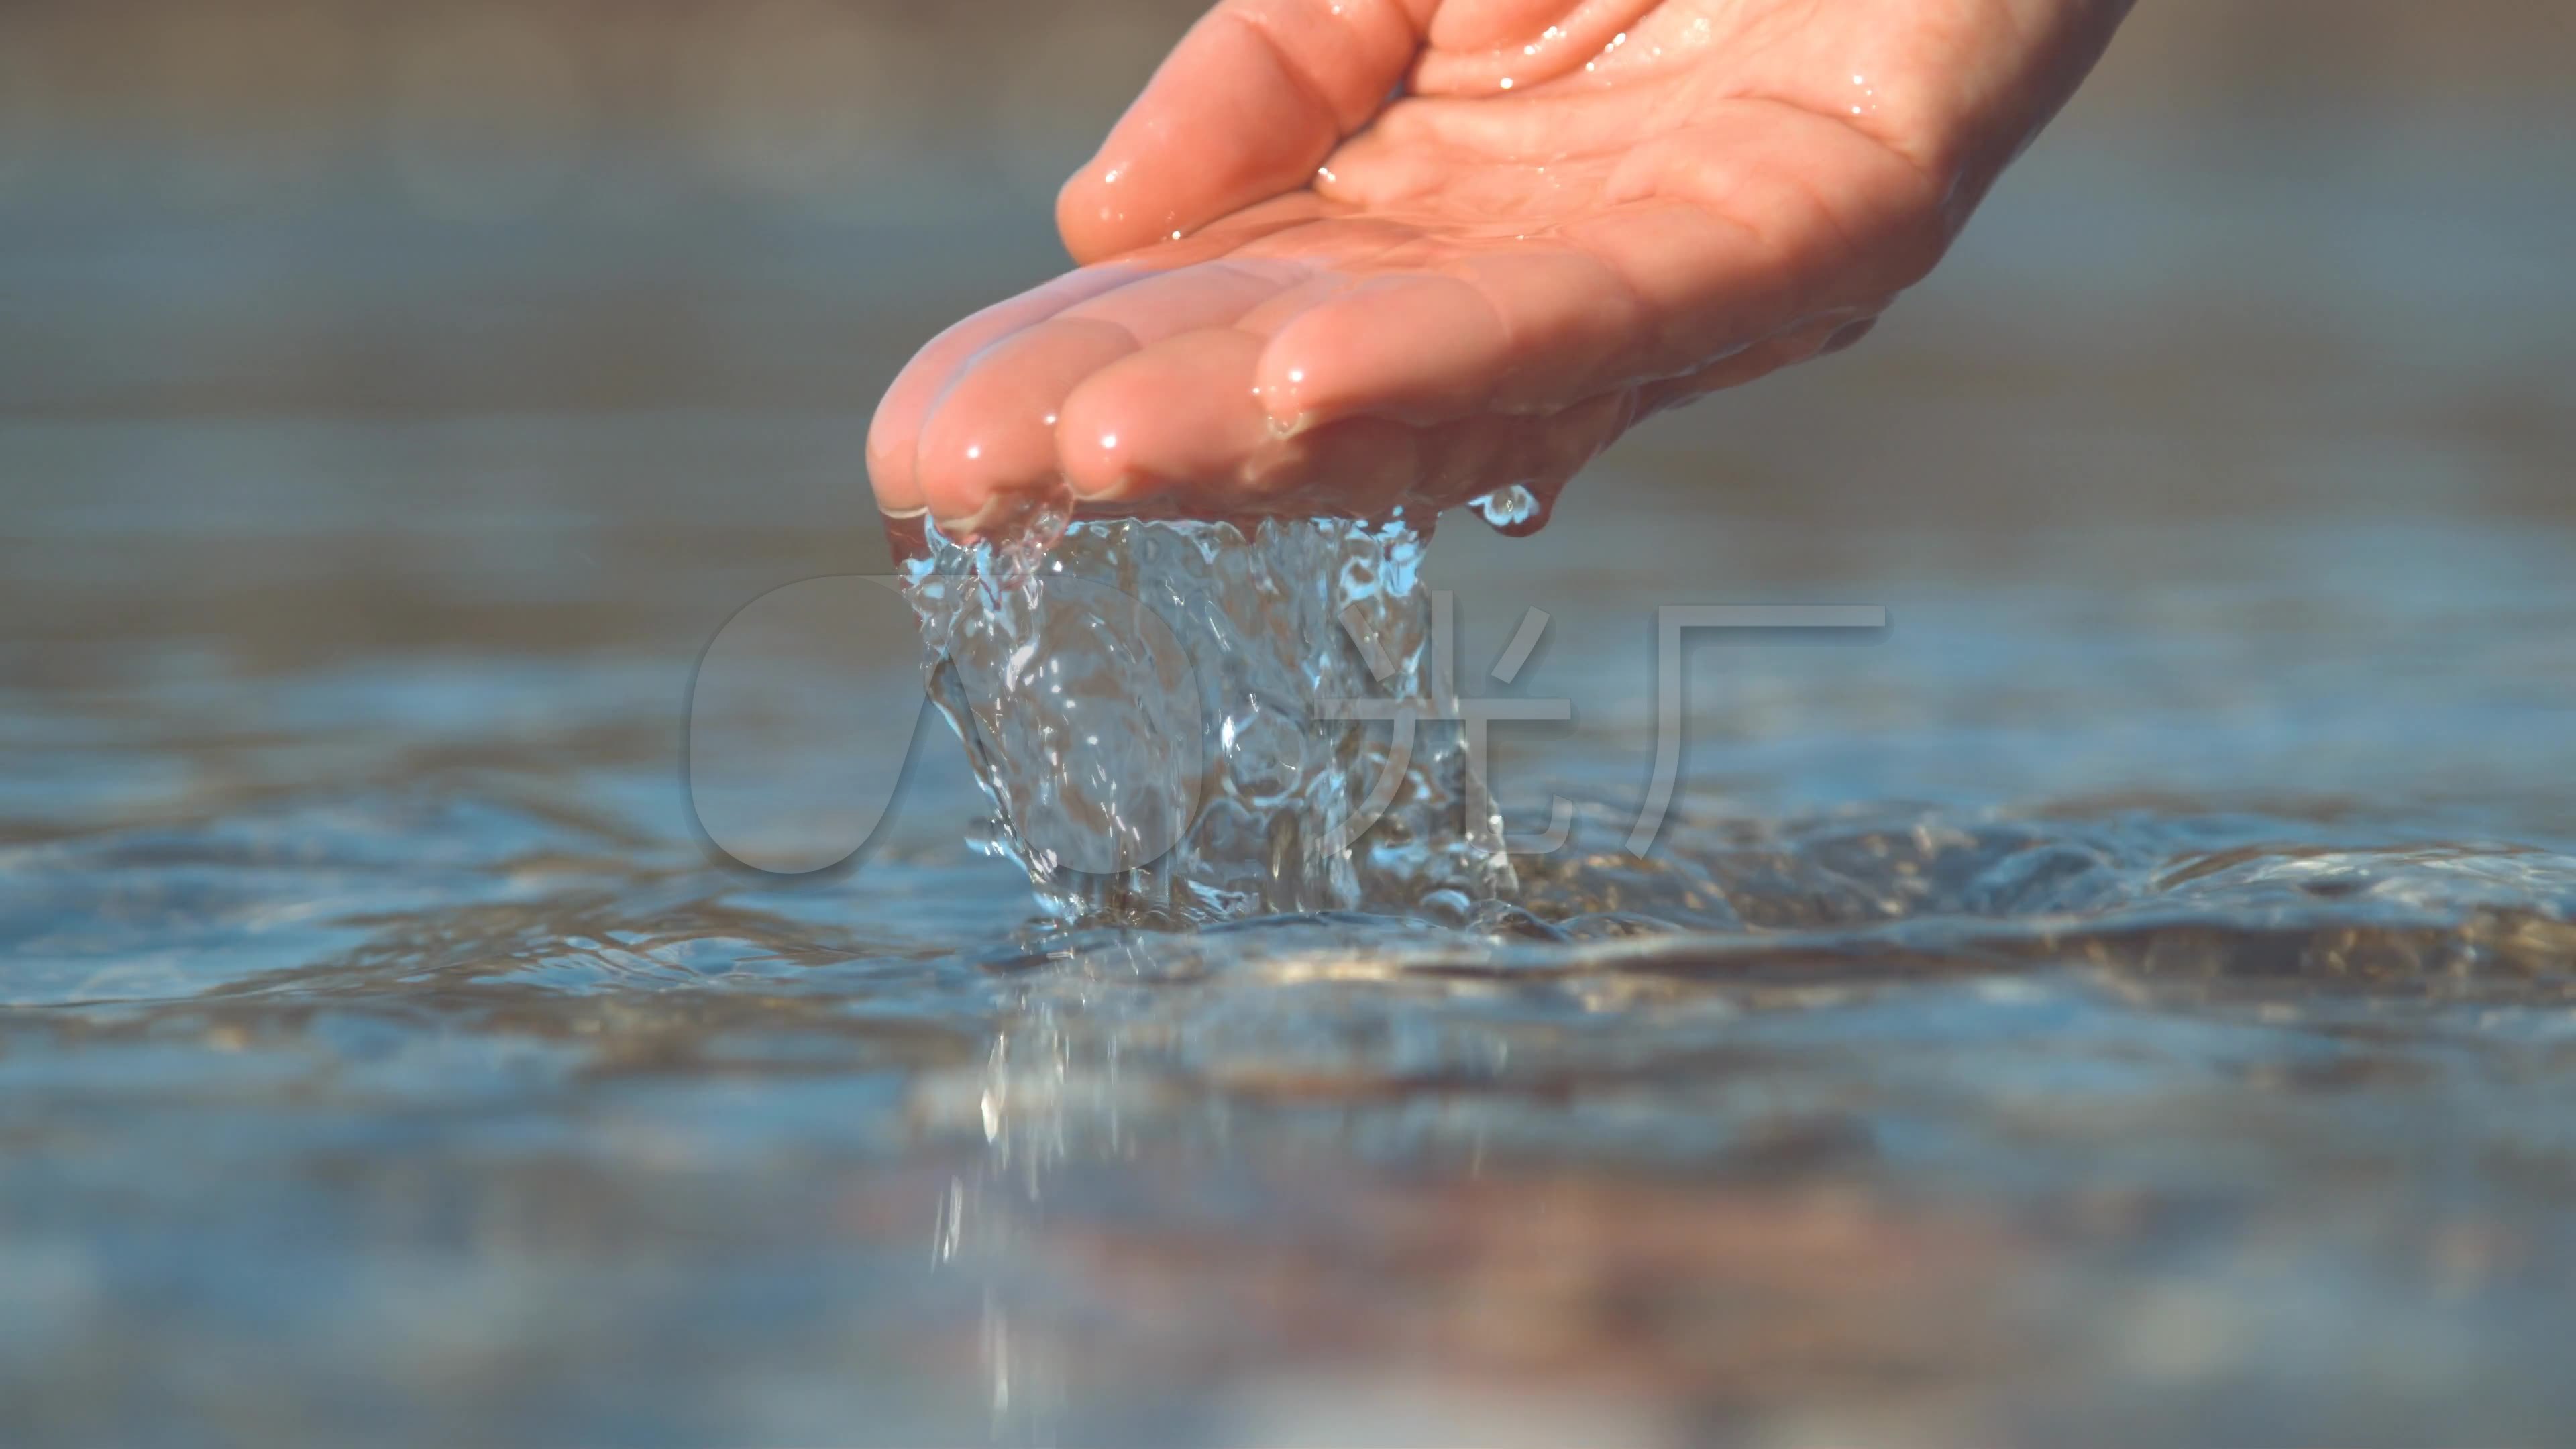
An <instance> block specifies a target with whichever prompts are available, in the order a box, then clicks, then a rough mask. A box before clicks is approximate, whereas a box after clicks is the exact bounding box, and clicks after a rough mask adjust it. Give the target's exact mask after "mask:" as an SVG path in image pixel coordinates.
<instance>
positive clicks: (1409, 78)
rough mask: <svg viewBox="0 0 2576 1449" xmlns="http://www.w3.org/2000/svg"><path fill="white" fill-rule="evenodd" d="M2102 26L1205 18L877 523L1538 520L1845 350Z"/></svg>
mask: <svg viewBox="0 0 2576 1449" xmlns="http://www.w3.org/2000/svg"><path fill="white" fill-rule="evenodd" d="M2127 5H2128V0H1664V3H1654V0H1224V3H1221V4H1219V5H1217V6H1216V8H1215V9H1214V10H1212V11H1211V12H1210V13H1209V14H1208V15H1207V16H1205V17H1204V18H1203V19H1201V20H1200V21H1199V23H1198V24H1197V25H1196V26H1195V27H1193V28H1192V29H1191V31H1190V32H1189V34H1188V35H1187V36H1185V37H1184V38H1183V39H1182V41H1181V43H1180V45H1179V46H1178V47H1177V48H1176V49H1175V50H1174V51H1173V53H1172V54H1171V56H1170V58H1168V59H1167V60H1166V61H1165V62H1164V63H1163V66H1162V68H1161V69H1160V70H1159V71H1158V72H1157V73H1156V74H1155V76H1154V78H1153V80H1152V82H1151V83H1150V84H1148V85H1147V87H1146V89H1145V92H1144V94H1143V95H1142V96H1141V97H1139V98H1138V99H1137V101H1136V103H1135V105H1134V106H1133V107H1132V108H1130V110H1129V111H1128V113H1127V115H1126V116H1125V117H1124V118H1123V119H1122V120H1121V121H1120V122H1119V123H1118V125H1117V127H1116V128H1115V129H1114V130H1112V131H1111V133H1110V135H1109V139H1108V141H1107V143H1106V144H1105V145H1104V146H1103V147H1102V149H1101V151H1100V154H1099V155H1098V156H1097V157H1096V158H1095V159H1094V160H1093V161H1092V163H1091V164H1090V165H1088V166H1086V167H1085V168H1084V169H1083V170H1082V171H1081V172H1080V173H1078V174H1077V175H1076V176H1075V177H1074V178H1073V179H1072V181H1070V182H1069V183H1067V184H1066V186H1065V188H1064V192H1063V194H1062V196H1061V198H1060V199H1059V202H1058V205H1057V224H1058V226H1059V228H1060V229H1061V231H1062V232H1063V235H1064V241H1065V245H1066V247H1067V248H1068V249H1069V250H1070V251H1071V252H1072V254H1073V256H1074V259H1075V260H1076V261H1077V262H1078V263H1081V264H1082V265H1081V267H1080V269H1079V270H1077V271H1074V272H1072V273H1070V274H1068V275H1066V276H1063V277H1060V278H1057V279H1056V280H1055V281H1053V282H1051V283H1048V284H1047V285H1045V286H1042V287H1039V288H1038V289H1036V290H1035V291H1032V292H1029V293H1027V294H1025V295H1022V296H1020V297H1016V298H1013V299H1011V300H1010V301H1007V302H1003V303H1001V304H999V305H997V306H994V307H991V308H988V309H986V310H985V311H983V312H980V313H977V314H976V315H974V316H972V317H969V318H968V319H966V320H965V321H963V322H960V323H958V324H957V325H956V326H954V327H952V328H950V329H949V330H948V331H946V332H945V333H942V334H941V335H940V336H939V337H938V338H936V339H934V340H933V341H932V342H931V343H930V344H929V345H928V346H926V347H924V348H923V349H922V350H921V352H920V353H919V355H917V356H916V357H914V358H913V360H912V362H911V364H910V365H909V366H907V367H906V368H905V369H904V371H903V373H902V374H901V376H899V377H898V378H897V379H896V380H895V383H894V386H893V387H892V388H891V389H890V390H889V391H888V392H887V394H886V396H885V400H884V401H883V402H882V403H881V404H880V405H879V407H878V410H877V415H876V421H875V423H874V425H873V427H872V428H871V429H870V432H869V438H868V472H869V475H870V478H871V479H872V481H873V482H874V484H875V488H876V496H877V502H878V505H879V507H880V508H882V509H883V510H884V511H886V512H887V513H889V514H892V515H898V516H902V515H911V514H917V513H920V512H923V511H925V510H927V511H928V512H929V513H930V514H931V516H933V517H934V518H936V519H937V520H939V521H940V523H941V524H942V525H943V527H945V528H948V529H950V530H954V531H961V532H973V531H975V530H977V529H981V528H988V527H991V526H993V525H994V524H995V523H996V522H997V521H998V520H1000V519H1002V518H1004V517H1006V516H1009V515H1011V514H1013V513H1015V512H1016V511H1018V510H1020V509H1022V508H1024V507H1026V506H1027V504H1028V503H1029V502H1030V501H1031V500H1033V499H1036V498H1041V497H1047V496H1051V495H1053V494H1055V493H1057V492H1059V491H1060V490H1061V489H1062V488H1063V487H1065V486H1068V485H1069V486H1070V488H1071V490H1072V492H1073V494H1074V496H1075V497H1076V498H1077V499H1078V500H1079V501H1080V503H1081V505H1082V507H1083V508H1084V509H1085V510H1086V511H1100V512H1112V513H1162V512H1171V513H1187V514H1199V515H1208V516H1224V515H1239V514H1261V513H1338V512H1359V513H1374V512H1380V511H1383V510H1384V509H1385V508H1387V507H1388V506H1391V505H1394V504H1398V503H1404V502H1411V501H1418V502H1423V503H1429V504H1433V505H1446V504H1448V503H1453V502H1457V501H1460V500H1463V499H1466V498H1471V497H1474V496H1476V495H1479V494H1483V493H1487V492H1491V491H1495V490H1498V489H1501V488H1504V487H1506V486H1508V485H1512V484H1521V485H1525V486H1528V487H1530V488H1532V489H1533V490H1535V491H1536V492H1537V493H1538V494H1539V495H1541V496H1542V497H1548V496H1552V495H1553V494H1554V492H1555V490H1556V489H1558V488H1560V487H1561V486H1563V484H1564V482H1565V481H1566V479H1568V478H1569V477H1571V476H1572V475H1573V473H1574V472H1575V470H1576V469H1578V468H1580V467H1581V466H1582V465H1583V464H1584V463H1585V462H1586V461H1588V460H1589V459H1590V458H1591V457H1592V456H1593V455H1594V454H1596V453H1597V452H1599V451H1600V450H1601V449H1602V448H1603V447H1605V446H1607V445H1608V443H1609V442H1610V441H1611V440H1612V439H1614V438H1616V437H1617V436H1618V435H1619V434H1620V433H1621V432H1622V431H1624V430H1625V429H1627V428H1628V427H1630V426H1631V425H1633V424H1634V423H1635V422H1636V421H1637V420H1638V419H1640V418H1642V417H1644V416H1646V415H1648V414H1650V413H1652V412H1654V411H1656V410H1658V409H1660V408H1665V407H1669V406H1671V405H1673V404H1675V403H1677V402H1681V401H1685V400H1687V399H1689V398H1692V397H1696V396H1699V395H1700V394H1703V393H1706V392H1708V391H1711V390H1713V389H1716V388H1721V387H1726V386H1730V385H1733V384H1736V383H1741V382H1745V381H1749V380H1751V379H1753V378H1755V377H1759V376H1761V375H1762V374H1764V373H1767V372H1770V371H1772V370H1774V369H1776V368H1779V367H1781V366H1784V365H1786V364H1789V363H1793V362H1797V361H1801V360H1803V359H1805V358H1808V357H1811V356H1813V355H1815V354H1816V353H1818V352H1821V351H1825V350H1829V349H1831V348H1833V347H1836V346H1840V345H1845V344H1847V343H1849V342H1851V341H1854V340H1857V339H1858V337H1859V336H1860V334H1861V333H1862V332H1864V331H1865V330H1867V328H1868V327H1869V325H1870V323H1871V321H1872V319H1874V318H1875V317H1876V316H1877V314H1878V313H1879V312H1880V311H1881V310H1882V309H1884V308H1885V307H1886V306H1887V305H1888V304H1889V302H1890V301H1891V300H1893V299H1894V297H1895V296H1896V294H1897V293H1898V292H1899V291H1901V290H1902V289H1904V288H1905V287H1907V286H1909V285H1911V284H1912V283H1913V282H1915V281H1917V280H1919V279H1920V278H1921V277H1922V276H1923V275H1924V274H1925V273H1926V272H1927V271H1928V270H1929V269H1930V268H1931V266H1932V264H1933V263H1934V262H1935V261H1936V260H1937V259H1938V258H1939V257H1940V255H1941V253H1942V251H1943V250H1944V249H1945V248H1946V247H1947V246H1948V244H1949V242H1950V240H1951V238H1952V237H1954V236H1955V235H1956V234H1957V232H1958V229H1959V228H1960V226H1961V225H1963V224H1964V223H1965V221H1966V219H1967V215H1968V212H1969V211H1970V209H1971V208H1973V207H1974V205H1975V204H1976V202H1977V201H1978V200H1979V199H1980V198H1981V197H1982V196H1983V195H1984V193H1985V190H1986V188H1987V187H1988V186H1989V185H1990V184H1992V182H1993V181H1994V179H1995V177H1996V176H1997V175H1998V174H1999V173H2000V172H2001V171H2002V169H2003V167H2004V165H2005V164H2006V163H2007V162H2009V161H2010V160H2011V158H2012V157H2013V156H2014V155H2015V154H2016V153H2017V152H2018V151H2019V149H2020V148H2021V146H2022V145H2024V144H2025V143H2026V142H2027V141H2028V140H2029V139H2030V137H2031V136H2032V135H2034V134H2035V133H2036V132H2037V130H2038V128H2039V127H2040V126H2041V125H2042V124H2044V123H2045V122H2046V121H2047V119H2048V118H2049V117H2050V116H2051V115H2052V114H2054V112H2055V111H2056V109H2057V107H2058V106H2059V105H2060V104H2061V103H2062V102H2063V101H2064V100H2065V98H2066V97H2067V95H2068V94H2069V93H2071V92H2072V90H2073V89H2074V87H2075V85H2076V84H2077V82H2078V81H2080V80H2081V79H2082V77H2083V75H2084V74H2085V72H2086V71H2087V70H2088V69H2090V67H2091V65H2092V63H2093V61H2094V60H2095V58H2096V57H2098V56H2099V54H2100V52H2101V49H2102V47H2103V46H2104V45H2105V44H2107V43H2108V41H2109V39H2110V35H2111V32H2112V30H2113V28H2114V27H2115V26H2116V25H2117V24H2118V22H2119V19H2120V17H2121V15H2122V14H2123V13H2125V11H2126V9H2127Z"/></svg>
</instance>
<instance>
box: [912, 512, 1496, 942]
mask: <svg viewBox="0 0 2576 1449" xmlns="http://www.w3.org/2000/svg"><path fill="white" fill-rule="evenodd" d="M1068 523H1069V526H1068ZM923 532H924V534H925V536H924V537H923V538H922V539H921V540H920V541H919V546H920V553H919V556H918V557H917V558H914V559H912V560H911V561H910V563H909V566H908V567H907V569H906V572H905V584H904V587H905V596H906V598H907V599H908V600H909V601H910V602H911V604H912V605H913V607H914V609H915V611H916V612H917V613H918V614H919V616H920V619H921V626H922V634H923V642H924V646H925V649H926V660H925V663H924V666H923V667H924V670H925V677H926V680H927V685H928V689H929V692H930V695H931V698H932V699H934V700H935V701H937V702H938V705H939V707H940V710H941V713H942V714H944V715H945V716H946V717H947V719H948V722H949V725H950V727H951V728H952V729H954V730H955V731H956V732H957V735H958V738H959V739H960V740H962V741H964V742H965V744H966V749H967V756H968V760H969V762H970V764H971V765H972V767H973V769H974V771H975V776H976V781H977V783H978V784H979V785H981V786H982V787H983V789H984V792H985V794H986V795H987V796H988V797H989V798H990V799H991V800H992V802H993V803H994V805H995V807H996V811H995V814H994V817H993V820H992V826H991V828H992V831H993V833H994V839H995V842H996V849H997V853H999V854H1001V855H1002V856H1004V857H1005V858H1007V859H1009V860H1011V861H1013V862H1014V863H1016V864H1018V865H1019V866H1020V867H1021V868H1022V869H1024V870H1026V871H1028V873H1029V880H1030V883H1031V884H1032V885H1033V886H1034V887H1036V890H1037V894H1038V900H1039V903H1040V904H1041V905H1043V906H1045V907H1046V908H1047V909H1048V910H1049V911H1050V912H1051V913H1052V914H1053V915H1054V916H1055V917H1056V918H1057V919H1059V920H1062V921H1065V922H1068V923H1073V924H1082V923H1089V922H1095V921H1097V922H1119V923H1129V924H1156V923H1169V924H1187V923H1205V922H1211V921H1223V920H1240V919H1246V918H1251V917H1258V916H1265V915H1284V914H1290V913H1296V912H1304V911H1317V910H1351V909H1356V908H1359V907H1363V906H1375V907H1379V908H1382V909H1394V910H1396V911H1399V912H1403V911H1409V910H1412V909H1415V908H1418V907H1420V906H1421V904H1422V903H1423V902H1424V901H1425V900H1427V899H1431V898H1434V897H1438V898H1440V899H1441V900H1443V901H1448V900H1456V901H1460V902H1471V901H1486V900H1497V899H1504V898H1508V897H1509V896H1510V895H1512V894H1513V893H1514V889H1515V882H1514V879H1513V874H1512V867H1511V861H1510V859H1509V857H1508V856H1507V855H1506V853H1505V850H1504V842H1503V839H1502V827H1501V821H1500V819H1499V818H1498V817H1497V816H1496V814H1495V812H1494V808H1493V801H1492V798H1491V795H1490V792H1488V791H1486V790H1485V789H1484V788H1483V785H1484V780H1483V776H1482V774H1481V772H1480V769H1479V766H1478V763H1477V761H1476V760H1475V758H1474V756H1473V754H1472V752H1471V745H1472V743H1473V742H1472V741H1471V740H1470V738H1469V737H1468V736H1467V735H1466V734H1465V733H1464V732H1463V731H1461V730H1460V729H1458V728H1457V727H1456V726H1455V725H1454V724H1451V723H1447V722H1450V721H1455V720H1457V719H1458V718H1459V717H1460V715H1459V710H1458V702H1457V686H1456V682H1455V677H1454V676H1455V670H1454V668H1453V667H1452V664H1453V661H1452V660H1451V659H1450V657H1449V651H1450V649H1451V647H1452V645H1453V644H1454V636H1453V635H1452V634H1451V633H1450V632H1448V631H1445V630H1444V629H1443V627H1442V626H1443V625H1445V624H1446V623H1447V622H1448V612H1447V610H1448V605H1447V602H1446V601H1445V600H1434V599H1433V598H1432V597H1431V595H1430V593H1429V592H1428V591H1426V590H1425V589H1424V588H1423V586H1422V580H1421V568H1422V561H1423V554H1424V551H1425V548H1426V546H1427V544H1428V543H1429V541H1430V539H1429V534H1428V530H1427V528H1426V527H1421V526H1417V525H1416V524H1415V523H1413V522H1412V521H1411V520H1409V519H1407V518H1405V517H1404V516H1403V514H1402V512H1401V510H1398V511H1397V512H1396V513H1395V514H1394V516H1391V517H1389V518H1386V519H1382V520H1375V521H1364V520H1358V519H1345V518H1317V519H1288V520H1283V519H1270V520H1262V521H1258V522H1249V523H1242V524H1236V523H1200V522H1187V521H1175V522H1161V521H1148V520H1131V519H1106V520H1088V519H1076V520H1070V521H1068V520H1066V519H1064V518H1063V517H1061V516H1060V515H1057V516H1054V517H1053V519H1052V521H1051V522H1050V523H1048V524H1047V525H1046V526H1045V527H1043V528H1042V529H1040V530H1037V531H1029V530H1015V531H1013V532H1011V533H1009V534H1007V535H1003V536H1000V537H998V538H997V539H996V540H994V541H978V542H975V543H973V544H970V545H965V546H961V545H959V544H956V543H952V542H950V541H949V540H948V539H947V538H945V537H943V536H942V535H941V534H940V533H939V532H938V530H937V529H936V528H930V529H926V530H923ZM907 551H909V550H907ZM1429 721H1438V722H1441V723H1429Z"/></svg>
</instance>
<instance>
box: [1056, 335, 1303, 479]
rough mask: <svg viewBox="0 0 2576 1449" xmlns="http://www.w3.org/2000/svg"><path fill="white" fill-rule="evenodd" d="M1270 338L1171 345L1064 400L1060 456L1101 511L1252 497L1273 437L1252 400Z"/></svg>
mask: <svg viewBox="0 0 2576 1449" xmlns="http://www.w3.org/2000/svg"><path fill="white" fill-rule="evenodd" d="M1262 343H1263V339H1262V338H1261V337H1259V336H1257V335H1255V334H1253V333H1250V332H1245V331H1241V330H1239V329H1237V328H1233V327H1210V328H1204V329H1201V330H1198V331H1193V332H1184V333H1181V334H1179V335H1178V336H1174V337H1170V338H1167V339H1165V340H1163V341H1161V342H1158V343H1156V344H1155V345H1154V346H1151V347H1148V348H1145V349H1144V350H1143V351H1140V352H1136V353H1133V354H1131V355H1129V356H1127V357H1123V358H1120V359H1119V360H1118V361H1116V362H1113V363H1111V364H1110V365H1109V366H1107V367H1104V368H1102V369H1101V370H1100V371H1098V372H1096V373H1094V374H1092V375H1091V376H1090V377H1089V378H1087V379H1085V380H1084V381H1083V382H1082V383H1081V385H1079V386H1077V387H1076V388H1075V389H1074V390H1073V393H1072V395H1071V396H1069V397H1067V398H1066V399H1065V401H1064V408H1063V415H1062V419H1061V421H1060V422H1059V423H1058V424H1057V427H1056V449H1057V454H1058V457H1059V458H1060V460H1061V465H1062V467H1063V470H1064V476H1065V481H1066V482H1067V483H1068V484H1070V485H1071V486H1072V488H1073V492H1074V496H1075V497H1077V498H1079V499H1081V500H1082V501H1083V502H1084V503H1086V504H1091V505H1134V504H1138V503H1143V502H1146V501H1149V500H1162V501H1166V502H1171V503H1175V504H1178V505H1179V506H1181V507H1182V508H1183V509H1184V510H1185V511H1186V510H1188V509H1189V508H1190V506H1191V504H1193V503H1195V502H1209V503H1216V504H1218V505H1220V506H1219V508H1218V509H1217V511H1223V509H1222V506H1221V505H1222V503H1223V501H1224V500H1225V499H1226V498H1227V497H1229V496H1230V495H1232V494H1235V493H1239V492H1242V491H1245V488H1246V484H1245V468H1246V465H1247V464H1248V463H1249V462H1250V460H1251V459H1252V458H1253V457H1254V455H1255V454H1256V453H1258V452H1259V451H1260V450H1261V448H1262V446H1263V445H1264V444H1265V443H1267V442H1269V441H1270V440H1271V439H1272V437H1273V433H1272V430H1271V427H1270V420H1269V419H1268V418H1267V417H1266V416H1264V415H1263V413H1262V411H1261V404H1260V402H1259V400H1258V399H1256V398H1255V397H1254V396H1253V394H1252V370H1253V367H1254V366H1255V364H1257V363H1258V362H1259V361H1260V358H1261V348H1262Z"/></svg>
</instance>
